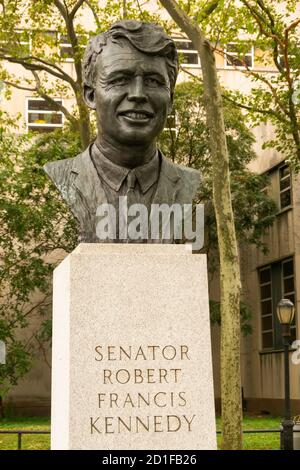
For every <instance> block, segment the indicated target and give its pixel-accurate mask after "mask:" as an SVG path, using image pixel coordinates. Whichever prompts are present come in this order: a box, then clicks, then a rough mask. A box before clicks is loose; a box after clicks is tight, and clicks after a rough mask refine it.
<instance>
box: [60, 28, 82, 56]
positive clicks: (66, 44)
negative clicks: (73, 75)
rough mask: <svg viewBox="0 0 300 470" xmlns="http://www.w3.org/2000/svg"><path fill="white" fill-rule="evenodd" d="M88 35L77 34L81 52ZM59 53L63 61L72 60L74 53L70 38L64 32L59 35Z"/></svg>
mask: <svg viewBox="0 0 300 470" xmlns="http://www.w3.org/2000/svg"><path fill="white" fill-rule="evenodd" d="M87 39H88V36H87V35H84V34H77V40H78V45H79V48H80V49H81V51H82V52H83V51H84V49H85V47H86V43H87ZM59 55H60V57H61V58H62V59H63V60H64V61H65V62H73V60H74V54H73V49H72V45H71V43H70V40H69V38H68V36H67V35H66V34H60V35H59Z"/></svg>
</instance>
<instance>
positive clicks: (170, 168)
mask: <svg viewBox="0 0 300 470" xmlns="http://www.w3.org/2000/svg"><path fill="white" fill-rule="evenodd" d="M90 148H91V145H90V146H89V147H88V148H87V149H86V150H85V151H84V152H82V153H80V154H79V155H77V156H76V157H74V158H68V159H65V160H58V161H55V162H50V163H47V164H46V165H45V166H44V170H45V172H46V173H47V174H48V176H49V177H50V178H51V180H52V181H53V182H54V184H55V185H56V187H57V189H58V190H59V192H60V193H61V195H62V197H63V199H64V200H65V201H66V203H67V205H68V206H69V208H70V210H71V212H72V214H73V215H74V217H75V219H76V220H77V222H78V227H79V242H84V243H98V242H103V240H99V239H98V237H97V235H96V222H97V217H96V211H97V208H98V206H99V205H100V204H103V203H107V198H106V194H105V192H104V189H103V187H102V184H101V180H100V178H99V176H98V173H97V171H96V169H95V167H94V164H93V162H92V160H91V156H90ZM160 158H161V169H160V175H159V179H158V184H157V190H156V193H155V195H154V198H153V201H152V203H153V204H163V203H165V204H168V205H169V206H170V205H172V204H174V203H178V204H190V203H192V202H193V199H194V197H195V196H196V194H197V190H198V188H199V186H200V180H201V178H200V173H199V171H197V170H194V169H192V168H188V167H184V166H180V165H175V164H174V163H172V162H171V161H170V160H168V159H167V158H165V157H164V156H163V155H161V153H160ZM106 241H107V240H106ZM163 241H165V240H163ZM149 242H151V240H149ZM157 242H161V241H156V243H157ZM165 242H166V241H165ZM167 243H170V241H167Z"/></svg>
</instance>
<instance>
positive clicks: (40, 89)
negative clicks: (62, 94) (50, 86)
mask: <svg viewBox="0 0 300 470" xmlns="http://www.w3.org/2000/svg"><path fill="white" fill-rule="evenodd" d="M31 73H32V74H33V76H34V79H35V82H36V92H37V93H38V94H39V96H40V97H41V98H43V99H44V100H45V101H46V102H47V103H48V104H49V105H51V106H52V107H53V108H54V109H56V111H61V112H62V113H63V114H64V115H65V116H66V118H67V119H68V121H70V122H71V124H72V125H73V126H74V127H75V128H77V129H78V122H77V120H76V119H75V118H74V116H72V114H71V113H70V112H69V111H68V110H67V108H65V106H63V105H62V104H59V103H57V101H55V100H54V99H53V98H51V97H50V96H49V95H47V93H45V92H44V91H43V87H42V85H41V80H40V77H39V76H38V74H37V72H36V71H34V70H32V71H31Z"/></svg>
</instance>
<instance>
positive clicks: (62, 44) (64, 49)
mask: <svg viewBox="0 0 300 470" xmlns="http://www.w3.org/2000/svg"><path fill="white" fill-rule="evenodd" d="M59 55H60V57H61V58H62V59H63V60H65V61H66V62H72V61H73V51H72V46H71V43H70V41H69V38H68V36H67V35H64V34H61V35H60V38H59Z"/></svg>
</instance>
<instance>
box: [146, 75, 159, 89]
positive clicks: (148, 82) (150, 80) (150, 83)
mask: <svg viewBox="0 0 300 470" xmlns="http://www.w3.org/2000/svg"><path fill="white" fill-rule="evenodd" d="M144 81H145V84H146V85H148V86H151V87H157V86H159V85H161V82H160V81H159V80H158V79H157V78H154V77H146V78H145V80H144Z"/></svg>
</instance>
